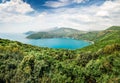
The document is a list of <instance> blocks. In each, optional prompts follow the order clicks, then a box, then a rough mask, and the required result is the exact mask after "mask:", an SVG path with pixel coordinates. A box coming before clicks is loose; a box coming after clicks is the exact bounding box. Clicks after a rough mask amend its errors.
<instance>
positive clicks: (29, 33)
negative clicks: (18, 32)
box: [24, 31, 36, 35]
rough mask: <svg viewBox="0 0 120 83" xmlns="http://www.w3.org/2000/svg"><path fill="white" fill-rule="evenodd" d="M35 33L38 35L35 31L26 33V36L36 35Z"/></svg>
mask: <svg viewBox="0 0 120 83" xmlns="http://www.w3.org/2000/svg"><path fill="white" fill-rule="evenodd" d="M34 33H36V32H35V31H28V32H26V33H24V34H25V35H31V34H34Z"/></svg>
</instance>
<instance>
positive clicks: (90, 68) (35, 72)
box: [0, 30, 120, 83]
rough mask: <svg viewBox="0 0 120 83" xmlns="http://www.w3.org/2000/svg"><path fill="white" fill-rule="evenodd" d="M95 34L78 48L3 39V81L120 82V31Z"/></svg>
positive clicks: (0, 58)
mask: <svg viewBox="0 0 120 83" xmlns="http://www.w3.org/2000/svg"><path fill="white" fill-rule="evenodd" d="M94 33H95V35H93V33H92V35H90V34H91V33H90V32H89V33H87V34H89V37H91V39H90V38H89V40H93V41H94V44H92V45H90V46H88V47H85V48H82V49H77V50H64V49H50V48H41V47H37V46H32V45H27V44H22V43H20V42H17V41H10V40H5V39H0V83H120V31H119V30H105V31H101V32H98V33H96V32H94ZM92 36H94V37H92ZM82 37H83V38H85V37H88V36H85V35H84V36H82Z"/></svg>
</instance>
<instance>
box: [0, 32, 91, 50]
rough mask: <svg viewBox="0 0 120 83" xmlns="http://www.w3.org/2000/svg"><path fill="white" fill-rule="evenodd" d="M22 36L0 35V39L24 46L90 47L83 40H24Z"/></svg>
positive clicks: (24, 37) (24, 36)
mask: <svg viewBox="0 0 120 83" xmlns="http://www.w3.org/2000/svg"><path fill="white" fill-rule="evenodd" d="M26 36H27V35H24V34H10V33H0V38H3V39H10V40H15V41H19V42H22V43H26V44H31V45H36V46H40V47H49V48H64V49H78V48H83V47H85V46H88V45H90V44H91V43H89V42H86V41H83V40H75V39H66V38H50V39H26Z"/></svg>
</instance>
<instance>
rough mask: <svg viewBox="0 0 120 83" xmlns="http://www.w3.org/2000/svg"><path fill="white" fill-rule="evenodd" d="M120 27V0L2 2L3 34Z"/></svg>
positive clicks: (0, 23) (0, 12)
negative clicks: (55, 29)
mask: <svg viewBox="0 0 120 83" xmlns="http://www.w3.org/2000/svg"><path fill="white" fill-rule="evenodd" d="M110 26H120V0H0V32H27V31H44V30H49V29H52V28H56V27H58V28H60V27H67V28H73V29H78V30H84V31H91V30H104V29H106V28H108V27H110Z"/></svg>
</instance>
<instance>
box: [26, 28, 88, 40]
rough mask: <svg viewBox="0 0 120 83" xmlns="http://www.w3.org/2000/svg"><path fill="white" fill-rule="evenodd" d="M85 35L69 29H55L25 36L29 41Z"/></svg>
mask: <svg viewBox="0 0 120 83" xmlns="http://www.w3.org/2000/svg"><path fill="white" fill-rule="evenodd" d="M83 33H86V32H85V31H79V30H76V29H71V28H64V27H62V28H56V29H53V30H50V31H44V32H37V33H33V34H30V35H29V36H27V38H29V39H40V38H56V37H57V38H69V37H70V38H75V36H79V35H80V34H83Z"/></svg>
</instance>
